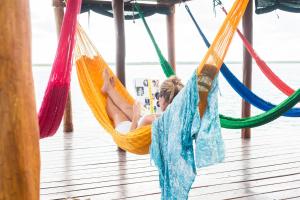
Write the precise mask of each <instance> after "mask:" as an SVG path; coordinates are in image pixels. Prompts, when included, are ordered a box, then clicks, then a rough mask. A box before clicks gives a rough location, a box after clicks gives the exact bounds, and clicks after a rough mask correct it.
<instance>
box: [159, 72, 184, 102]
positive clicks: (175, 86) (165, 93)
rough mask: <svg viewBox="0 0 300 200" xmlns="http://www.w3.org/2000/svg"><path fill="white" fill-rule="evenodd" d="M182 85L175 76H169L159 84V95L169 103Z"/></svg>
mask: <svg viewBox="0 0 300 200" xmlns="http://www.w3.org/2000/svg"><path fill="white" fill-rule="evenodd" d="M183 87H184V85H183V84H182V82H181V80H180V79H179V78H178V77H177V76H171V77H169V78H168V79H167V80H165V81H164V82H163V83H162V84H161V86H160V92H159V95H160V96H161V97H164V99H165V101H166V102H167V103H171V102H172V101H173V99H174V97H175V96H176V95H177V94H178V92H179V91H180V90H181V89H182V88H183Z"/></svg>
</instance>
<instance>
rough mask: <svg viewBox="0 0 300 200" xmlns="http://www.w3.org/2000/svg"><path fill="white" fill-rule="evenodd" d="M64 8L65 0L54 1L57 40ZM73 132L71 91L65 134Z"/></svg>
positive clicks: (66, 111)
mask: <svg viewBox="0 0 300 200" xmlns="http://www.w3.org/2000/svg"><path fill="white" fill-rule="evenodd" d="M64 6H65V5H64V2H63V0H53V7H54V14H55V21H56V32H57V38H59V35H60V31H61V25H62V21H63V18H64ZM72 131H73V122H72V102H71V90H69V93H68V99H67V104H66V107H65V111H64V132H65V133H66V132H72Z"/></svg>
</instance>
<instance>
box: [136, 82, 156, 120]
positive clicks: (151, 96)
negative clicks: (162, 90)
mask: <svg viewBox="0 0 300 200" xmlns="http://www.w3.org/2000/svg"><path fill="white" fill-rule="evenodd" d="M134 87H135V93H136V100H137V101H139V102H140V104H141V105H142V107H143V109H142V113H143V114H153V113H160V112H161V110H160V107H159V103H158V98H159V80H154V79H146V78H145V79H144V78H137V79H135V80H134Z"/></svg>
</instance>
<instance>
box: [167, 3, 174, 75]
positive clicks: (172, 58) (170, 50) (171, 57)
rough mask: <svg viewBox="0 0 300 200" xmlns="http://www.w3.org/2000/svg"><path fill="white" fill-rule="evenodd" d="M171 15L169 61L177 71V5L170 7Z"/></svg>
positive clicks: (169, 18) (169, 24)
mask: <svg viewBox="0 0 300 200" xmlns="http://www.w3.org/2000/svg"><path fill="white" fill-rule="evenodd" d="M170 11H171V13H170V14H169V15H167V34H168V61H169V63H170V64H171V66H172V67H173V69H174V72H175V71H176V56H175V5H173V6H171V7H170Z"/></svg>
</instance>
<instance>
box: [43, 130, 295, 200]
mask: <svg viewBox="0 0 300 200" xmlns="http://www.w3.org/2000/svg"><path fill="white" fill-rule="evenodd" d="M75 130H76V126H75ZM101 132H103V131H102V130H99V129H98V130H97V128H89V129H83V128H82V129H81V130H78V128H77V130H76V132H75V133H74V134H65V135H63V134H61V133H59V134H58V135H57V136H54V137H52V138H49V139H44V140H42V141H41V151H42V154H41V156H42V173H41V199H68V198H71V197H72V198H74V199H81V200H86V199H92V200H94V199H100V200H102V199H105V200H106V199H142V200H146V199H151V200H153V199H160V189H159V185H158V173H157V171H156V168H155V167H154V166H151V165H150V160H149V155H146V156H138V155H133V154H130V153H124V152H119V151H117V148H116V146H115V145H114V143H113V142H112V140H111V138H110V137H109V136H108V135H107V134H103V133H101ZM223 136H224V139H225V145H226V160H225V162H224V163H221V164H218V165H215V166H211V167H207V168H202V169H200V170H198V176H197V178H196V180H195V182H194V184H193V187H192V190H191V192H190V198H189V199H204V200H209V199H211V200H218V199H249V200H254V199H255V200H256V199H257V200H261V199H263V200H264V199H300V148H299V145H300V135H299V133H296V132H294V133H284V132H282V133H269V132H267V131H259V132H257V133H256V132H255V131H253V138H252V139H251V141H242V140H241V139H240V134H238V133H236V134H229V133H228V134H227V133H223Z"/></svg>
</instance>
